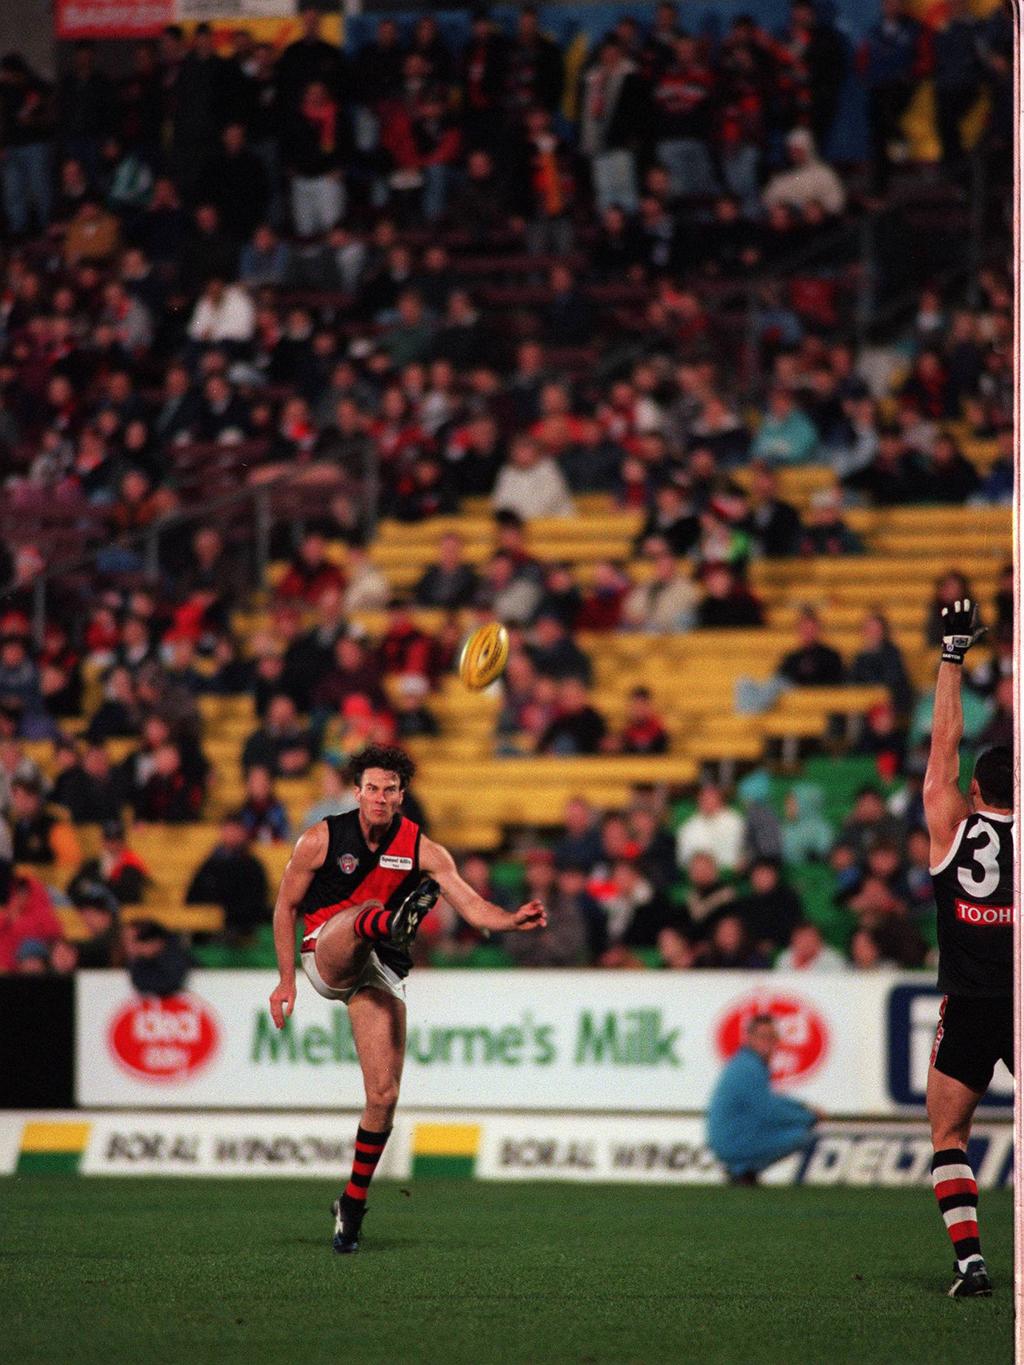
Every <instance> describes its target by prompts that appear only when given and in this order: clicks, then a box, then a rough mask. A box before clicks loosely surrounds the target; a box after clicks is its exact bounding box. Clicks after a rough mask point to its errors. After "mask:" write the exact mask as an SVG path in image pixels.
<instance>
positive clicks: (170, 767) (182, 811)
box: [132, 744, 204, 825]
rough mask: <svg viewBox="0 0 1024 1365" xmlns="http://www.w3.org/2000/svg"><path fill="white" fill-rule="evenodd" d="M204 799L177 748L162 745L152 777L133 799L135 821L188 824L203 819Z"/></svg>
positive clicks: (199, 785) (147, 779)
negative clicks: (183, 763)
mask: <svg viewBox="0 0 1024 1365" xmlns="http://www.w3.org/2000/svg"><path fill="white" fill-rule="evenodd" d="M203 796H204V793H203V788H202V785H201V784H200V783H199V782H197V781H195V780H194V779H193V778H191V777H190V776H189V775H188V774H187V773H186V771H185V770H184V768H183V766H182V757H181V750H180V749H179V747H178V745H177V744H161V745H160V747H159V748H158V749H157V750H156V751H155V753H154V754H153V766H152V771H151V773H150V775H149V776H148V777H147V778H146V780H145V781H144V782H143V784H142V786H141V787H140V788H139V790H138V791H137V793H136V794H135V796H134V797H133V800H132V804H133V807H134V810H135V818H136V820H138V821H139V823H140V824H161V825H184V824H188V823H190V822H191V821H194V820H198V819H199V818H200V816H201V813H202V806H203Z"/></svg>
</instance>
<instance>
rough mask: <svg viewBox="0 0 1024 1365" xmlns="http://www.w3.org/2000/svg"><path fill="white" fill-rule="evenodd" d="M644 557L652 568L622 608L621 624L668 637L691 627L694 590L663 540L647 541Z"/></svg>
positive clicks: (693, 610)
mask: <svg viewBox="0 0 1024 1365" xmlns="http://www.w3.org/2000/svg"><path fill="white" fill-rule="evenodd" d="M644 558H645V559H646V560H647V562H648V563H649V564H650V565H651V566H652V570H653V572H652V575H651V578H650V580H649V581H648V582H646V583H638V584H637V585H636V587H634V588H633V590H632V592H630V593H629V594H628V596H627V597H626V600H625V602H624V603H623V607H622V617H623V622H624V623H625V625H626V626H627V627H630V628H632V629H633V630H640V631H645V632H650V633H651V634H659V635H671V634H675V633H676V632H678V631H684V630H689V629H691V628H692V626H693V624H694V617H695V608H696V605H697V590H696V588H695V587H694V584H693V580H692V579H691V578H690V577H689V576H688V575H687V574H685V573H683V572H682V571H681V570H680V569H679V567H678V566H677V564H676V560H675V557H674V556H673V554H672V552H671V550H670V549H669V547H668V545H667V544H666V542H665V541H664V540H661V539H658V538H653V537H652V538H651V539H650V540H649V541H648V542H647V546H646V548H645V553H644Z"/></svg>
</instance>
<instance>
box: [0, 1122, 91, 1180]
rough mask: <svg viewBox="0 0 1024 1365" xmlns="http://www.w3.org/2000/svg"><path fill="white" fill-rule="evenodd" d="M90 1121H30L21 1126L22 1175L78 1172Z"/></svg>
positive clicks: (18, 1172)
mask: <svg viewBox="0 0 1024 1365" xmlns="http://www.w3.org/2000/svg"><path fill="white" fill-rule="evenodd" d="M91 1126H92V1125H91V1124H89V1123H69V1122H64V1121H56V1122H45V1121H44V1122H29V1123H26V1124H25V1126H24V1128H23V1129H22V1130H21V1148H20V1150H19V1152H18V1165H17V1167H16V1173H17V1174H18V1175H77V1173H78V1167H79V1163H80V1162H81V1160H82V1153H83V1152H84V1151H85V1148H86V1144H87V1143H88V1141H89V1130H90V1128H91Z"/></svg>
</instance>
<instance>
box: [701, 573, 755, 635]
mask: <svg viewBox="0 0 1024 1365" xmlns="http://www.w3.org/2000/svg"><path fill="white" fill-rule="evenodd" d="M704 587H705V589H706V592H705V595H704V598H703V600H702V601H701V603H700V606H699V607H698V608H697V622H696V623H697V626H698V628H699V629H701V630H719V629H737V628H743V627H747V626H761V625H763V624H764V611H763V609H762V606H761V603H760V602H759V601H758V599H757V598H756V597H755V596H754V594H753V593H752V592H751V591H750V589H749V588H748V587H747V585H746V584H745V583H744V582H742V581H741V580H740V579H739V578H738V576H737V575H736V573H735V572H734V571H733V570H732V569H731V568H730V567H729V566H728V565H727V564H713V565H712V566H711V567H710V568H709V569H707V571H706V572H705V574H704Z"/></svg>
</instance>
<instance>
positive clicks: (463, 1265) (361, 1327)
mask: <svg viewBox="0 0 1024 1365" xmlns="http://www.w3.org/2000/svg"><path fill="white" fill-rule="evenodd" d="M333 1193H334V1191H332V1190H331V1189H330V1188H328V1187H325V1186H323V1185H321V1184H319V1183H317V1182H313V1181H289V1180H268V1181H264V1180H235V1181H230V1180H180V1179H179V1180H155V1179H148V1180H144V1179H98V1178H89V1179H74V1178H70V1179H61V1178H49V1179H46V1178H31V1177H30V1178H22V1179H17V1180H16V1179H7V1180H0V1210H2V1213H0V1229H2V1235H0V1311H2V1320H0V1340H2V1343H3V1347H2V1352H3V1356H4V1358H5V1359H7V1360H9V1361H11V1362H12V1365H13V1362H18V1365H24V1363H25V1362H36V1361H45V1362H62V1363H63V1362H80V1361H81V1362H100V1361H102V1362H104V1365H109V1363H110V1362H115V1363H116V1362H121V1361H124V1362H136V1361H151V1362H154V1365H176V1363H177V1362H188V1365H206V1362H218V1363H219V1362H236V1361H237V1362H242V1361H245V1362H246V1365H263V1363H264V1362H277V1361H281V1362H287V1363H288V1365H307V1363H308V1362H314V1361H315V1362H319V1361H324V1362H327V1361H331V1362H339V1361H349V1362H352V1363H353V1365H378V1363H379V1365H384V1362H388V1365H402V1362H407V1361H408V1362H431V1365H432V1363H433V1362H438V1363H439V1365H440V1363H441V1362H445V1365H490V1362H502V1363H503V1365H504V1363H505V1362H509V1363H511V1362H516V1363H517V1365H518V1363H519V1362H522V1363H523V1365H527V1363H529V1365H535V1363H536V1365H539V1363H540V1362H579V1365H592V1363H593V1365H598V1363H600V1365H605V1362H607V1363H608V1365H612V1363H613V1362H614V1365H620V1363H625V1362H643V1365H651V1362H669V1361H672V1362H704V1361H729V1362H737V1365H750V1363H751V1362H759V1361H772V1362H775V1361H778V1362H785V1363H786V1365H797V1363H798V1362H808V1365H810V1362H814V1363H815V1365H818V1363H819V1362H822V1363H823V1362H832V1361H857V1362H860V1363H861V1365H864V1362H900V1365H909V1363H910V1362H916V1361H921V1362H925V1361H927V1362H928V1365H943V1362H947V1361H948V1362H951V1363H952V1362H957V1365H961V1363H962V1362H963V1361H964V1360H971V1361H975V1362H979V1365H992V1363H993V1362H1004V1361H1010V1360H1011V1359H1012V1354H1013V1352H1012V1344H1011V1334H1012V1319H1013V1309H1012V1270H1011V1265H1012V1227H1011V1220H1012V1202H1011V1196H1010V1193H1009V1192H1008V1191H1000V1192H998V1193H989V1194H985V1195H983V1199H982V1234H983V1237H984V1239H985V1250H986V1253H987V1255H988V1259H989V1264H990V1267H991V1269H992V1272H993V1277H994V1278H995V1280H996V1295H995V1296H994V1297H993V1298H992V1299H988V1300H980V1301H974V1302H953V1301H951V1300H949V1299H947V1298H946V1297H945V1292H944V1291H945V1289H946V1287H947V1285H948V1282H949V1279H950V1275H949V1269H950V1265H951V1256H950V1253H949V1251H948V1243H946V1241H945V1238H944V1235H943V1233H942V1227H941V1224H940V1222H939V1217H938V1213H937V1211H936V1209H935V1208H934V1206H933V1203H932V1200H931V1196H930V1195H929V1193H928V1191H927V1190H893V1191H884V1190H876V1189H875V1190H854V1189H849V1188H845V1189H828V1190H826V1189H802V1188H786V1189H764V1188H761V1189H720V1188H700V1189H697V1188H691V1189H683V1188H679V1187H675V1188H653V1187H650V1186H646V1187H635V1186H633V1187H631V1186H614V1187H608V1186H603V1187H602V1186H592V1185H590V1186H584V1185H581V1186H571V1185H557V1184H551V1185H540V1184H538V1185H520V1184H516V1185H512V1184H509V1185H499V1184H487V1183H466V1182H458V1183H455V1182H453V1183H448V1182H445V1181H440V1180H438V1181H420V1182H419V1183H418V1184H416V1185H415V1186H413V1187H411V1188H410V1189H409V1190H408V1192H407V1191H406V1189H405V1188H403V1187H400V1186H399V1185H397V1184H389V1183H385V1182H380V1184H379V1185H378V1186H377V1187H375V1189H374V1191H373V1198H372V1212H371V1213H370V1215H369V1217H368V1219H367V1223H366V1233H367V1236H366V1239H365V1241H364V1247H363V1250H362V1251H361V1252H360V1253H359V1255H358V1256H354V1257H336V1256H333V1255H332V1253H331V1251H330V1247H329V1241H328V1239H329V1236H330V1228H331V1219H330V1216H329V1214H328V1213H327V1209H328V1207H329V1204H330V1199H331V1197H332V1195H333Z"/></svg>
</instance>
